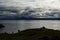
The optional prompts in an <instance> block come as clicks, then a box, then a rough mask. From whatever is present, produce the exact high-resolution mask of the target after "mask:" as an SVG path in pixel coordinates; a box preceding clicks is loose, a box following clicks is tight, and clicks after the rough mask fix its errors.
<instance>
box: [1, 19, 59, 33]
mask: <svg viewBox="0 0 60 40" xmlns="http://www.w3.org/2000/svg"><path fill="white" fill-rule="evenodd" d="M0 24H3V25H4V26H5V28H1V29H0V33H4V32H7V33H12V32H14V33H15V32H18V30H21V31H22V30H26V29H32V28H41V27H43V26H45V27H46V28H50V29H55V30H56V29H57V30H60V21H59V20H0Z"/></svg>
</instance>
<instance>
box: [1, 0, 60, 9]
mask: <svg viewBox="0 0 60 40" xmlns="http://www.w3.org/2000/svg"><path fill="white" fill-rule="evenodd" d="M0 5H6V6H17V7H21V6H22V7H23V6H29V7H42V8H48V9H49V8H57V9H59V8H60V0H0Z"/></svg>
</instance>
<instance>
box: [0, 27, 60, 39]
mask: <svg viewBox="0 0 60 40" xmlns="http://www.w3.org/2000/svg"><path fill="white" fill-rule="evenodd" d="M0 40H60V31H58V30H52V29H44V28H40V29H38V28H37V29H28V30H25V31H21V32H20V31H18V33H15V34H7V33H3V34H0Z"/></svg>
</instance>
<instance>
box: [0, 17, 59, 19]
mask: <svg viewBox="0 0 60 40" xmlns="http://www.w3.org/2000/svg"><path fill="white" fill-rule="evenodd" d="M0 20H60V18H19V17H14V18H10V17H8V18H0Z"/></svg>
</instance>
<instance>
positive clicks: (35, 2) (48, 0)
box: [0, 0, 60, 18]
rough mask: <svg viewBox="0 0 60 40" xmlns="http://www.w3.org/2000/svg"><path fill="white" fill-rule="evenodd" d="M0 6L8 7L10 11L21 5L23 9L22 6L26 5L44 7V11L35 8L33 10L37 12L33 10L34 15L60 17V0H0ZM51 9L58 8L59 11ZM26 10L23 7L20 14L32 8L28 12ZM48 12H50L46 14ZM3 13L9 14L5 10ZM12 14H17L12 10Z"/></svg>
mask: <svg viewBox="0 0 60 40" xmlns="http://www.w3.org/2000/svg"><path fill="white" fill-rule="evenodd" d="M0 6H4V7H7V9H9V10H10V11H11V9H14V10H15V8H13V7H20V9H21V7H22V8H24V7H31V8H42V11H39V10H41V9H33V11H35V13H34V12H32V13H33V15H37V16H40V17H41V16H44V17H45V16H46V17H51V18H54V17H57V18H58V17H59V18H60V0H0ZM9 7H11V8H9ZM45 9H46V10H45ZM50 9H52V10H55V9H57V10H58V11H57V12H54V11H49V10H50ZM31 10H32V9H31ZM19 11H20V10H19ZM26 11H27V10H26ZM26 11H25V9H23V10H21V11H20V12H19V14H21V13H29V11H30V9H28V11H27V12H26ZM46 13H49V14H48V15H45V14H46ZM50 13H51V14H50ZM54 13H55V14H54ZM3 14H4V15H5V14H6V15H7V14H8V12H7V11H5V12H3V13H2V15H3ZM10 14H11V16H12V14H13V15H14V16H15V14H16V13H11V12H10ZM10 14H9V15H10ZM38 14H39V15H38ZM29 15H30V14H29ZM19 16H20V15H19ZM4 17H5V16H4Z"/></svg>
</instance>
